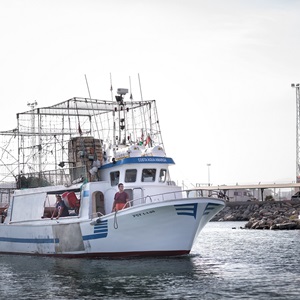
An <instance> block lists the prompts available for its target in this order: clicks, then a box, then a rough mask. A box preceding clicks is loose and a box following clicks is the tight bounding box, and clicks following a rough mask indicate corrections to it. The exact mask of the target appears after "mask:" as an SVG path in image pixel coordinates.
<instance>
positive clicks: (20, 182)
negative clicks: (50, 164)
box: [16, 166, 87, 189]
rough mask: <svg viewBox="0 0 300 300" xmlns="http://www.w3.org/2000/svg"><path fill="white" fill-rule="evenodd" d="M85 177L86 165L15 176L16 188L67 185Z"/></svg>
mask: <svg viewBox="0 0 300 300" xmlns="http://www.w3.org/2000/svg"><path fill="white" fill-rule="evenodd" d="M86 178H87V172H86V167H85V166H81V167H74V168H72V167H68V168H60V169H55V170H46V171H42V172H32V173H23V174H21V175H19V176H18V177H17V185H16V188H18V189H24V188H36V187H45V186H53V185H66V186H69V185H71V184H74V183H78V182H81V181H83V180H85V179H86Z"/></svg>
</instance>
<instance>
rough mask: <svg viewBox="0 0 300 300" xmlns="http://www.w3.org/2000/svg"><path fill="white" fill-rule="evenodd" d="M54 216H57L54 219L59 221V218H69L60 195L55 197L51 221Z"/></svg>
mask: <svg viewBox="0 0 300 300" xmlns="http://www.w3.org/2000/svg"><path fill="white" fill-rule="evenodd" d="M55 215H57V216H56V219H59V217H67V216H69V210H68V208H67V206H66V204H65V202H64V201H63V200H62V198H61V196H60V195H56V205H55V209H54V211H53V213H52V216H51V220H52V219H53V217H54V216H55Z"/></svg>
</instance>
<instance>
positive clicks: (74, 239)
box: [0, 198, 224, 257]
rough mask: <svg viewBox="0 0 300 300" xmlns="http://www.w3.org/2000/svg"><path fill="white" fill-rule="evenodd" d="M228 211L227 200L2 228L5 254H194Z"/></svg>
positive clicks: (179, 203) (164, 205)
mask: <svg viewBox="0 0 300 300" xmlns="http://www.w3.org/2000/svg"><path fill="white" fill-rule="evenodd" d="M223 206H224V202H223V201H221V200H217V199H211V198H200V199H196V198H195V199H191V200H189V199H183V200H172V201H165V202H160V203H151V204H146V205H142V206H139V207H132V208H129V209H125V210H122V211H119V212H117V213H111V214H109V215H106V216H104V217H101V218H95V219H93V220H80V218H75V219H74V218H71V217H68V218H61V219H59V220H43V221H35V222H20V223H19V224H18V223H15V224H2V225H1V226H0V252H2V253H16V254H17V253H19V254H34V255H51V256H67V257H81V256H83V257H124V256H146V255H180V254H188V253H189V252H190V250H191V248H192V246H193V242H194V239H195V237H197V235H198V234H199V232H200V231H201V230H202V228H203V227H204V226H205V225H206V223H207V222H208V221H209V220H210V219H211V218H212V217H213V216H214V215H215V214H216V213H217V212H218V211H220V210H221V209H222V208H223ZM26 223H28V224H26Z"/></svg>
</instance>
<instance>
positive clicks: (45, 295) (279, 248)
mask: <svg viewBox="0 0 300 300" xmlns="http://www.w3.org/2000/svg"><path fill="white" fill-rule="evenodd" d="M244 225H245V224H244V223H243V222H222V223H221V222H211V223H209V224H208V225H207V226H206V227H205V228H204V230H203V231H202V232H201V233H200V235H199V237H198V238H197V241H196V244H195V246H194V248H193V250H192V253H191V254H190V255H187V256H182V257H166V258H155V257H153V258H131V259H64V258H49V257H34V256H21V255H0V270H1V272H0V298H1V299H31V300H32V299H300V255H299V254H300V231H271V230H261V231H259V230H246V229H242V228H241V227H243V226H244Z"/></svg>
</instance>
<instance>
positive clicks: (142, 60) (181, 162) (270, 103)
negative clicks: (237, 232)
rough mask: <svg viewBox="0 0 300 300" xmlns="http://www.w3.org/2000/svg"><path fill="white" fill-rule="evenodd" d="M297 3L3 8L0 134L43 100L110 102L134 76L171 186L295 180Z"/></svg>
mask: <svg viewBox="0 0 300 300" xmlns="http://www.w3.org/2000/svg"><path fill="white" fill-rule="evenodd" d="M299 15H300V2H299V1H289V0H281V1H279V0H277V1H276V0H259V1H258V0H257V1H253V0H251V1H249V0H248V1H246V0H244V1H243V0H227V1H223V0H206V1H203V0H198V1H196V0H195V1H192V0H182V1H181V0H180V1H174V0H139V1H138V0H126V1H124V0H72V1H69V0H52V1H44V0H36V1H34V0H26V1H22V0H20V1H17V0H0V33H1V41H2V42H1V48H0V64H1V68H0V80H1V89H0V97H1V99H2V100H1V103H2V105H3V107H2V109H1V111H0V117H1V120H2V122H1V130H8V129H12V128H14V127H15V126H16V113H17V112H21V111H25V110H27V109H28V107H27V103H28V102H33V101H35V100H36V101H37V102H38V106H48V105H53V104H55V103H58V102H61V101H64V100H67V99H69V98H72V97H76V96H77V97H87V96H88V91H87V88H86V83H85V78H84V75H85V74H86V75H87V78H88V81H89V87H90V91H91V95H92V97H93V98H99V99H110V91H109V87H110V83H109V80H110V78H109V74H110V73H111V74H112V77H113V86H114V88H115V90H116V89H117V88H118V87H125V88H126V87H128V86H129V76H130V77H131V80H132V82H133V95H134V97H135V99H139V96H140V95H139V89H138V80H137V76H138V75H137V74H140V76H141V83H142V91H143V97H144V99H156V100H157V105H158V112H159V116H160V120H161V129H162V132H163V137H164V144H165V148H166V151H167V154H168V155H169V156H172V157H173V158H174V160H175V162H176V164H177V166H175V167H174V168H173V169H172V171H173V172H172V173H173V175H174V179H175V180H177V181H179V182H181V181H184V182H185V183H193V184H195V183H205V182H207V181H208V169H207V164H208V163H210V164H211V167H210V181H211V183H213V184H234V183H236V182H239V183H256V182H267V183H269V182H283V181H284V182H286V181H294V180H295V176H296V174H295V173H296V163H295V159H296V111H295V108H296V99H295V91H294V90H293V89H291V87H290V85H291V83H292V82H295V83H296V82H300V60H299V53H300V39H299V37H300V19H299Z"/></svg>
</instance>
